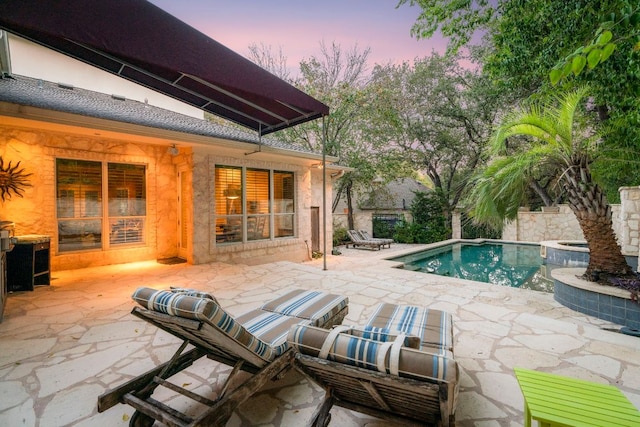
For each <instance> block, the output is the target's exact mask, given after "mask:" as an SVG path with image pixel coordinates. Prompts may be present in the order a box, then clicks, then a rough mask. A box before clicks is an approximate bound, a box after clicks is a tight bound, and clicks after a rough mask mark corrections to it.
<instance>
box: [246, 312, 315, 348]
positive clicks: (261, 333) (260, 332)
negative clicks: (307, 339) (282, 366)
mask: <svg viewBox="0 0 640 427" xmlns="http://www.w3.org/2000/svg"><path fill="white" fill-rule="evenodd" d="M235 320H236V322H238V323H240V324H242V326H244V327H245V329H246V330H247V331H249V332H250V333H251V334H253V335H254V336H255V337H256V338H258V339H260V340H261V341H263V342H265V343H266V344H268V345H269V346H271V347H272V348H273V350H274V352H275V354H276V356H277V355H280V354H282V353H284V352H285V350H287V349H288V348H289V344H288V343H287V334H288V333H289V330H290V329H291V327H292V326H293V325H296V324H298V323H301V322H302V323H303V324H308V323H309V321H308V320H302V319H298V318H297V317H290V316H283V315H282V314H278V313H273V312H271V311H265V310H260V309H259V308H257V309H255V310H251V311H250V312H248V313H245V314H243V315H241V316H238V317H236V319H235Z"/></svg>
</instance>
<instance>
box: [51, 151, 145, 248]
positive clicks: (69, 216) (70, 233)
mask: <svg viewBox="0 0 640 427" xmlns="http://www.w3.org/2000/svg"><path fill="white" fill-rule="evenodd" d="M104 177H106V182H104V183H103V180H104ZM103 184H106V188H105V186H104V185H103ZM56 195H57V219H58V251H59V252H69V251H79V250H95V249H106V248H107V247H105V245H107V244H108V245H109V246H118V245H124V244H143V243H144V236H145V232H144V230H145V220H146V167H145V166H143V165H131V164H121V163H102V162H95V161H85V160H72V159H56ZM103 200H107V203H106V204H103V203H102V201H103ZM102 236H109V239H108V243H107V242H106V241H105V240H104V239H103V238H102Z"/></svg>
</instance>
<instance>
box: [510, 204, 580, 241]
mask: <svg viewBox="0 0 640 427" xmlns="http://www.w3.org/2000/svg"><path fill="white" fill-rule="evenodd" d="M502 238H503V239H504V240H514V241H523V242H541V241H543V240H584V234H583V233H582V230H581V229H580V225H579V224H578V220H577V219H576V216H575V215H574V214H573V212H572V211H571V209H570V208H569V206H567V205H560V206H558V209H557V212H554V210H549V211H546V210H545V211H544V212H542V211H536V212H530V211H526V210H521V211H520V212H518V218H517V219H515V220H514V221H511V222H509V223H507V224H505V227H504V229H503V231H502Z"/></svg>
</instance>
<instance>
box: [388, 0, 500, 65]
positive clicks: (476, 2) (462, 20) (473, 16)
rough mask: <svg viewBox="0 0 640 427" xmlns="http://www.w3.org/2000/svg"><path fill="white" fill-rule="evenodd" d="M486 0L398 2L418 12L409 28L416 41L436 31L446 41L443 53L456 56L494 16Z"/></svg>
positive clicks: (418, 0)
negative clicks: (416, 17)
mask: <svg viewBox="0 0 640 427" xmlns="http://www.w3.org/2000/svg"><path fill="white" fill-rule="evenodd" d="M491 3H492V2H489V1H488V0H457V1H451V0H400V1H399V2H398V5H397V6H396V7H400V6H402V5H404V4H409V6H414V5H419V6H420V7H421V8H422V12H421V13H420V16H418V19H417V20H416V22H415V24H414V25H413V27H412V28H411V34H412V35H413V36H415V37H417V38H430V37H432V36H433V35H434V34H435V33H436V31H438V30H440V32H441V33H442V35H444V36H445V37H447V38H448V39H449V44H448V46H447V51H448V52H449V53H452V54H456V53H457V52H458V50H459V49H460V48H461V47H463V46H465V45H467V44H468V43H469V41H470V40H471V38H472V37H473V36H474V34H475V33H476V32H477V31H479V30H483V29H484V28H485V27H486V26H487V25H488V24H489V23H490V22H492V20H493V19H494V17H495V16H496V10H495V9H494V8H493V6H492V4H491Z"/></svg>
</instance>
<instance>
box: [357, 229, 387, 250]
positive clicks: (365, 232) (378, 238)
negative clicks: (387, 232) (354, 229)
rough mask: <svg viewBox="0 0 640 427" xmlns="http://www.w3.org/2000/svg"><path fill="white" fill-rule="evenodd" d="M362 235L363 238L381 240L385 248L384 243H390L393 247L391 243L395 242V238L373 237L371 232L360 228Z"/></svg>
mask: <svg viewBox="0 0 640 427" xmlns="http://www.w3.org/2000/svg"><path fill="white" fill-rule="evenodd" d="M360 235H361V236H362V238H363V239H364V240H372V241H374V242H380V243H382V245H383V246H382V247H383V248H384V245H388V246H389V247H391V244H392V243H393V239H386V238H381V237H371V236H369V232H368V231H367V230H360Z"/></svg>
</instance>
